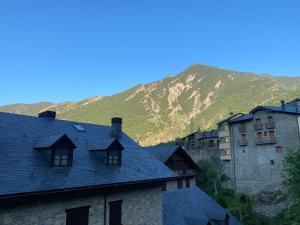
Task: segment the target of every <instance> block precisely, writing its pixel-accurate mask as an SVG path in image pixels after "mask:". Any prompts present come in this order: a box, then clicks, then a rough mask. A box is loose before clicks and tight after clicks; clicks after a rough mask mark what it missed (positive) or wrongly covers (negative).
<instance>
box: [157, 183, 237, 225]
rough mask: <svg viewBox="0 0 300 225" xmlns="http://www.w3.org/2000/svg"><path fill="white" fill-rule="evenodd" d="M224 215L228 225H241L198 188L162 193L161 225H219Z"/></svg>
mask: <svg viewBox="0 0 300 225" xmlns="http://www.w3.org/2000/svg"><path fill="white" fill-rule="evenodd" d="M226 214H227V215H228V216H229V224H230V225H242V224H241V223H240V222H239V221H238V220H237V219H236V218H234V217H233V216H231V215H230V214H229V213H228V212H227V211H226V210H225V209H224V208H222V207H221V206H220V205H219V204H218V203H217V202H215V201H214V200H213V199H212V198H211V197H209V196H208V195H207V194H206V193H205V192H203V191H202V190H201V189H200V188H198V187H191V188H184V189H178V190H175V191H167V192H164V193H163V225H207V223H208V222H210V223H211V224H212V225H221V224H224V222H223V220H224V219H225V217H226Z"/></svg>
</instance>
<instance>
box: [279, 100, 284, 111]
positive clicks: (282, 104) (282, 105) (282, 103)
mask: <svg viewBox="0 0 300 225" xmlns="http://www.w3.org/2000/svg"><path fill="white" fill-rule="evenodd" d="M280 103H281V108H282V110H285V103H284V100H281V101H280Z"/></svg>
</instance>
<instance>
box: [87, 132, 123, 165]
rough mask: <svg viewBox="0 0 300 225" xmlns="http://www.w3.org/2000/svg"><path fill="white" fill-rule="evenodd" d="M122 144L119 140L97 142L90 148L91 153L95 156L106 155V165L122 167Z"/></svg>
mask: <svg viewBox="0 0 300 225" xmlns="http://www.w3.org/2000/svg"><path fill="white" fill-rule="evenodd" d="M123 150H124V148H123V146H122V144H121V143H120V142H119V140H118V139H116V138H113V139H109V140H99V141H98V142H97V141H95V142H93V143H92V144H91V145H90V146H89V151H90V152H93V153H94V154H95V157H96V156H97V154H100V153H101V154H102V152H103V153H104V154H105V153H106V159H105V163H106V164H107V165H109V166H120V165H121V164H122V151H123ZM98 156H99V155H98Z"/></svg>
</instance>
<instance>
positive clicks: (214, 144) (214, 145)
mask: <svg viewBox="0 0 300 225" xmlns="http://www.w3.org/2000/svg"><path fill="white" fill-rule="evenodd" d="M207 146H208V147H209V148H215V147H219V145H218V144H217V143H210V142H209V143H208V145H207Z"/></svg>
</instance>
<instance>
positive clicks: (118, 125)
mask: <svg viewBox="0 0 300 225" xmlns="http://www.w3.org/2000/svg"><path fill="white" fill-rule="evenodd" d="M121 135H122V118H119V117H113V118H111V136H112V137H114V138H121Z"/></svg>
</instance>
